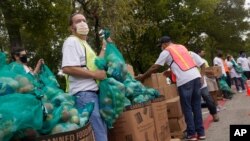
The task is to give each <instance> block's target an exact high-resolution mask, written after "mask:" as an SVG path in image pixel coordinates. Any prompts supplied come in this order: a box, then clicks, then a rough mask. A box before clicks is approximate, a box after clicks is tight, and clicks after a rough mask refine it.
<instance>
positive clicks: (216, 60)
mask: <svg viewBox="0 0 250 141" xmlns="http://www.w3.org/2000/svg"><path fill="white" fill-rule="evenodd" d="M213 63H214V66H220V67H221V70H222V74H223V75H225V76H227V74H226V71H225V68H224V63H223V60H222V59H221V58H219V57H215V58H214V60H213Z"/></svg>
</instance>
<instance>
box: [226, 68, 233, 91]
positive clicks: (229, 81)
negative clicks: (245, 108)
mask: <svg viewBox="0 0 250 141" xmlns="http://www.w3.org/2000/svg"><path fill="white" fill-rule="evenodd" d="M226 73H227V78H226V82H227V85H228V86H229V87H230V88H231V85H232V84H231V77H230V73H229V72H226Z"/></svg>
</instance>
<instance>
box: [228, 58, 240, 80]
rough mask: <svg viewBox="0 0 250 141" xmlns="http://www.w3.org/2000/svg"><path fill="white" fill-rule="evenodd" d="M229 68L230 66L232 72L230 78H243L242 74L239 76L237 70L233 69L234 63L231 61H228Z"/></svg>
mask: <svg viewBox="0 0 250 141" xmlns="http://www.w3.org/2000/svg"><path fill="white" fill-rule="evenodd" d="M227 66H228V68H229V70H230V77H231V78H235V77H236V78H240V77H241V76H240V74H238V73H237V72H236V71H235V69H234V67H233V63H232V62H231V61H227Z"/></svg>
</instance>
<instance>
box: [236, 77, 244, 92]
mask: <svg viewBox="0 0 250 141" xmlns="http://www.w3.org/2000/svg"><path fill="white" fill-rule="evenodd" d="M233 80H234V83H235V86H236V89H237V91H239V90H240V88H239V85H240V86H241V88H242V90H245V85H244V82H243V79H242V77H240V78H236V77H234V78H233ZM239 82H240V84H239Z"/></svg>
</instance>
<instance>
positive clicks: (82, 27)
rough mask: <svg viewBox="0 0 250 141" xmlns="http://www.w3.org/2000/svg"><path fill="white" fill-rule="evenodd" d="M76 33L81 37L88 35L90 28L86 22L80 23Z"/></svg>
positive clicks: (77, 25)
mask: <svg viewBox="0 0 250 141" xmlns="http://www.w3.org/2000/svg"><path fill="white" fill-rule="evenodd" d="M76 32H77V33H78V34H80V35H88V33H89V26H88V25H87V23H85V22H80V23H78V24H76Z"/></svg>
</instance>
